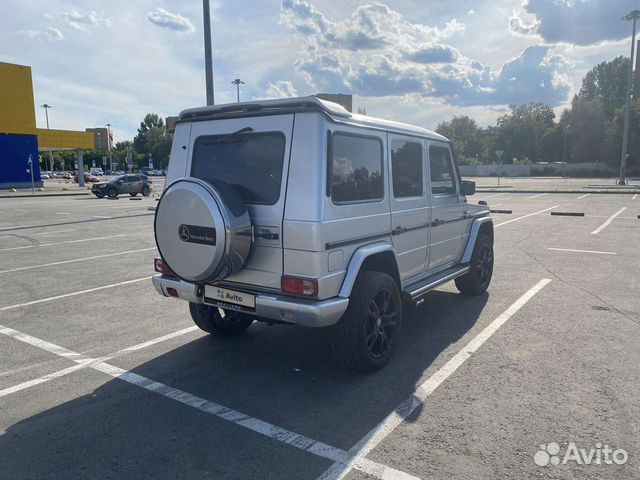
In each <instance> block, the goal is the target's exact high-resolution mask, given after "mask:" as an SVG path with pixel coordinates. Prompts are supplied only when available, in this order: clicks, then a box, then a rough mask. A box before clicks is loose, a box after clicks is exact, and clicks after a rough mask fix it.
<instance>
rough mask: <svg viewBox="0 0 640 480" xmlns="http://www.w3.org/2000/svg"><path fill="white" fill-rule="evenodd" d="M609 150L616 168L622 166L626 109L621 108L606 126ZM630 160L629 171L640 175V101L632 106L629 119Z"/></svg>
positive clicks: (628, 162) (628, 163)
mask: <svg viewBox="0 0 640 480" xmlns="http://www.w3.org/2000/svg"><path fill="white" fill-rule="evenodd" d="M606 132H607V139H608V142H607V143H608V150H609V152H610V156H611V158H612V161H611V162H610V163H611V164H612V165H614V166H616V167H617V166H619V165H620V157H621V155H622V135H623V133H624V107H620V108H619V109H618V110H616V112H615V113H614V115H613V118H612V119H611V121H609V122H607V125H606ZM629 133H630V135H629V158H628V159H627V171H628V173H631V174H632V175H638V174H640V99H638V100H636V101H634V102H633V103H632V104H631V115H630V117H629Z"/></svg>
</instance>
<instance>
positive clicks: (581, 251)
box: [549, 247, 617, 255]
mask: <svg viewBox="0 0 640 480" xmlns="http://www.w3.org/2000/svg"><path fill="white" fill-rule="evenodd" d="M549 250H555V251H557V252H577V253H600V254H602V255H617V253H615V252H600V251H598V250H574V249H573V248H554V247H549Z"/></svg>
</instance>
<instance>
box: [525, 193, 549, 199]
mask: <svg viewBox="0 0 640 480" xmlns="http://www.w3.org/2000/svg"><path fill="white" fill-rule="evenodd" d="M543 195H548V194H547V193H539V194H537V195H533V196H531V197H526V198H538V197H542V196H543Z"/></svg>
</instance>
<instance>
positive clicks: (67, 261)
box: [0, 247, 156, 275]
mask: <svg viewBox="0 0 640 480" xmlns="http://www.w3.org/2000/svg"><path fill="white" fill-rule="evenodd" d="M155 249H156V247H149V248H140V249H138V250H127V251H125V252H116V253H105V254H103V255H94V256H93V257H84V258H74V259H72V260H63V261H60V262H51V263H42V264H40V265H29V266H27V267H16V268H10V269H9V270H0V275H1V274H3V273H10V272H21V271H23V270H31V269H33V268H44V267H52V266H54V265H63V264H65V263H75V262H85V261H87V260H95V259H97V258H108V257H117V256H118V255H128V254H130V253H139V252H148V251H149V250H155Z"/></svg>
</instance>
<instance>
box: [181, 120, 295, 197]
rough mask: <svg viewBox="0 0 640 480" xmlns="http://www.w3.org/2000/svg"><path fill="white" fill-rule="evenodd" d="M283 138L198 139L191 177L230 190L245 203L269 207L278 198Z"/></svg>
mask: <svg viewBox="0 0 640 480" xmlns="http://www.w3.org/2000/svg"><path fill="white" fill-rule="evenodd" d="M284 149H285V136H284V134H282V133H281V132H266V133H244V134H238V135H234V136H232V137H229V135H228V134H224V135H210V136H204V137H199V138H198V139H197V140H196V142H195V145H194V150H193V161H192V165H191V176H192V177H195V178H199V179H201V180H204V181H205V182H208V183H211V184H212V185H215V184H216V183H219V182H224V183H226V184H227V185H230V186H232V187H233V188H234V189H235V190H236V191H237V192H238V193H239V194H240V196H241V197H242V199H243V200H244V201H245V202H246V203H252V204H258V205H273V204H275V203H276V202H277V201H278V199H279V198H280V185H281V184H282V165H283V161H284Z"/></svg>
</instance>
